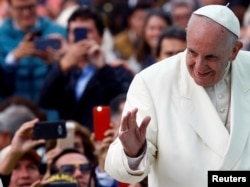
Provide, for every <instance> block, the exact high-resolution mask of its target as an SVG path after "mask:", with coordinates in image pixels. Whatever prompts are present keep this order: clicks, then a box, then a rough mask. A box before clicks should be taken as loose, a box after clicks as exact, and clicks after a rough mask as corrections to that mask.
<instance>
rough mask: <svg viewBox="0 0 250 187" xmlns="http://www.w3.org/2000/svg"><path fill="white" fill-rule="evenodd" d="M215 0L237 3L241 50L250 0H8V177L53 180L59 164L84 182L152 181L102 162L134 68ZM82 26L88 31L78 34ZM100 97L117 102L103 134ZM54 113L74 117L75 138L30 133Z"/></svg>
mask: <svg viewBox="0 0 250 187" xmlns="http://www.w3.org/2000/svg"><path fill="white" fill-rule="evenodd" d="M209 4H221V5H225V6H229V7H230V8H231V9H232V10H233V12H234V13H235V14H236V16H237V17H238V18H239V22H240V25H241V38H240V39H241V40H242V42H243V50H250V7H249V4H250V3H249V0H119V1H117V0H0V176H1V179H2V182H3V183H4V186H9V187H18V186H46V185H47V184H48V183H49V182H48V179H49V178H50V177H51V175H53V174H55V173H60V172H63V173H66V174H69V175H70V176H73V177H74V178H75V179H77V185H78V186H80V187H84V186H86V187H87V186H90V187H94V186H99V187H102V186H103V187H111V186H114V187H123V186H129V187H144V186H147V179H146V178H145V180H143V181H142V182H141V183H137V184H126V183H122V182H119V181H116V180H115V179H112V178H111V177H110V176H109V175H108V174H107V173H106V172H105V171H104V160H105V154H106V151H107V149H108V146H109V144H110V143H111V142H112V141H113V140H114V139H115V138H116V136H117V129H118V128H119V121H120V118H121V113H122V109H123V104H124V102H125V100H126V92H127V91H128V89H129V85H130V83H131V81H132V79H133V77H134V75H135V74H137V73H138V72H140V71H142V70H143V69H145V68H147V67H148V66H150V65H152V64H154V63H160V61H162V60H164V59H165V58H169V57H171V56H173V55H175V54H177V53H179V52H182V51H184V50H185V49H186V31H185V28H186V26H187V23H188V20H189V18H190V16H191V14H192V12H193V11H194V10H196V9H197V8H199V7H202V6H204V5H209ZM79 28H80V29H82V28H83V29H85V36H83V37H85V38H84V39H80V40H78V39H77V38H78V36H76V29H79ZM81 32H82V33H84V31H81ZM208 37H209V36H208ZM44 41H47V44H48V45H49V47H48V48H44V46H43V45H45V44H44V43H41V42H44ZM39 42H40V43H39ZM51 42H52V43H51ZM155 76H157V75H155ZM152 78H153V77H152ZM99 105H105V106H109V107H110V109H111V113H110V114H111V115H110V120H111V122H110V129H108V130H107V131H106V133H105V135H106V137H105V138H104V139H103V140H102V141H95V138H94V134H93V133H94V130H93V114H92V110H93V107H94V106H99ZM56 120H65V121H67V122H71V123H73V124H74V144H73V145H72V146H71V147H63V148H62V147H60V146H58V145H57V141H56V140H46V141H37V140H33V139H32V134H33V128H34V126H35V124H36V123H37V122H38V121H56ZM114 167H117V166H114Z"/></svg>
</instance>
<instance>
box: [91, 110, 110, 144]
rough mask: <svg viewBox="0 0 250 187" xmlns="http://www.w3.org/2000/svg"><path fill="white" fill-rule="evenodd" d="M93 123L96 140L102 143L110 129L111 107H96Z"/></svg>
mask: <svg viewBox="0 0 250 187" xmlns="http://www.w3.org/2000/svg"><path fill="white" fill-rule="evenodd" d="M93 123H94V133H95V140H97V141H101V140H103V139H104V138H105V135H104V133H105V131H106V130H108V129H109V128H110V107H109V106H96V107H94V108H93Z"/></svg>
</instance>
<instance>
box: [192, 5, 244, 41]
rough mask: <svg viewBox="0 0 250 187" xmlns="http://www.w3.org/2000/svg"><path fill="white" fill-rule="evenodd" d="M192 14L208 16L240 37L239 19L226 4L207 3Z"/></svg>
mask: <svg viewBox="0 0 250 187" xmlns="http://www.w3.org/2000/svg"><path fill="white" fill-rule="evenodd" d="M193 14H196V15H202V16H205V17H208V18H210V19H212V20H213V21H215V22H216V23H218V24H220V25H222V26H223V27H225V28H226V29H228V30H229V31H231V32H232V33H234V34H235V35H236V36H237V37H238V38H239V37H240V23H239V20H238V18H237V17H236V16H235V14H234V13H233V12H232V10H230V9H229V8H228V7H227V6H223V5H207V6H203V7H201V8H199V9H198V10H196V11H194V12H193Z"/></svg>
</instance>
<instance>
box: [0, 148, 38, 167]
mask: <svg viewBox="0 0 250 187" xmlns="http://www.w3.org/2000/svg"><path fill="white" fill-rule="evenodd" d="M10 149H11V145H8V146H7V147H5V148H3V149H2V150H1V152H0V163H1V162H2V160H3V159H4V157H6V155H7V154H8V152H9V151H10ZM26 155H28V156H30V157H31V158H32V159H33V160H34V161H35V162H36V163H40V162H41V157H40V156H39V155H38V154H37V152H36V151H35V150H34V149H31V150H29V151H28V152H27V153H25V154H24V155H23V156H26Z"/></svg>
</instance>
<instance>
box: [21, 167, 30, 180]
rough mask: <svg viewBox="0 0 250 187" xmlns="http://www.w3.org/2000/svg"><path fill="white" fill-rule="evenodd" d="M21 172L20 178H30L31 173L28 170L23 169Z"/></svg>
mask: <svg viewBox="0 0 250 187" xmlns="http://www.w3.org/2000/svg"><path fill="white" fill-rule="evenodd" d="M19 172H20V175H19V176H20V177H22V178H28V177H29V176H30V173H29V171H28V170H27V169H26V168H22V169H21V170H20V171H19Z"/></svg>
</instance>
